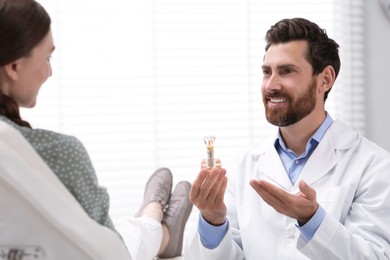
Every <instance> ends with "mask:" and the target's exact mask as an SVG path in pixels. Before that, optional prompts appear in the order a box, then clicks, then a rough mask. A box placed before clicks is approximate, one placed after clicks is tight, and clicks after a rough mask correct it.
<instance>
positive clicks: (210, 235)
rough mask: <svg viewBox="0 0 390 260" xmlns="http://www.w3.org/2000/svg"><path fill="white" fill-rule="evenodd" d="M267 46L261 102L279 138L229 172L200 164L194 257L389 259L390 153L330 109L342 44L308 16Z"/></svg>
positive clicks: (277, 30)
mask: <svg viewBox="0 0 390 260" xmlns="http://www.w3.org/2000/svg"><path fill="white" fill-rule="evenodd" d="M266 41H267V45H266V48H265V49H266V53H265V56H264V63H263V66H262V70H263V83H262V96H263V102H264V106H265V112H266V118H267V120H268V121H269V122H270V123H271V124H273V125H276V126H278V132H277V133H276V134H275V135H274V136H272V137H271V138H270V139H267V140H265V141H263V142H262V143H259V144H255V145H254V146H252V147H251V148H250V149H248V151H247V152H245V153H243V154H240V155H239V156H238V157H237V158H236V160H235V161H234V162H232V164H231V165H230V167H227V168H226V169H227V170H225V169H224V168H221V167H214V168H212V169H208V168H206V167H202V169H201V171H200V173H199V175H198V176H197V178H196V179H195V181H194V183H193V187H192V190H191V192H190V200H191V202H192V203H193V204H194V205H195V206H196V207H198V209H199V210H200V213H201V216H200V219H199V225H198V232H196V235H195V236H194V238H193V239H192V240H191V241H190V242H189V247H188V249H187V252H186V256H187V258H188V259H197V260H198V259H223V260H229V259H234V260H236V259H247V260H248V259H249V260H255V259H256V260H258V259H267V260H268V259H272V260H273V259H324V260H325V259H326V260H328V259H343V260H346V259H354V260H355V259H389V258H390V221H389V220H390V155H389V153H387V152H386V151H385V150H383V149H381V148H379V147H378V146H376V145H375V144H374V143H372V142H370V141H368V140H367V139H365V138H364V137H362V136H360V135H359V134H357V133H356V132H355V131H353V130H352V129H351V128H350V127H348V126H347V125H346V124H345V123H343V122H342V121H340V120H335V121H333V119H332V118H331V116H330V115H329V114H328V113H327V112H326V110H325V101H326V99H327V96H328V93H329V91H330V90H331V88H332V86H333V84H334V82H335V80H336V77H337V75H338V72H339V69H340V59H339V55H338V47H339V46H338V44H337V43H336V42H335V41H333V40H332V39H329V38H328V36H327V34H326V32H325V31H324V30H322V29H321V28H319V27H318V26H317V25H316V24H314V23H312V22H310V21H308V20H305V19H301V18H294V19H284V20H281V21H279V22H278V23H276V24H275V25H274V26H272V27H271V28H270V30H268V32H267V34H266ZM225 174H227V175H226V176H225ZM225 191H226V192H225ZM187 258H186V259H187Z"/></svg>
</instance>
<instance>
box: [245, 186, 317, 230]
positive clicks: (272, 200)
mask: <svg viewBox="0 0 390 260" xmlns="http://www.w3.org/2000/svg"><path fill="white" fill-rule="evenodd" d="M250 185H251V186H252V187H253V189H255V191H256V192H257V193H258V194H259V195H260V196H261V198H262V199H263V200H264V201H265V202H267V203H268V204H269V205H270V206H271V207H273V208H274V209H275V210H276V211H277V212H279V213H281V214H283V215H286V216H289V217H291V218H295V219H296V220H298V223H299V224H300V225H304V224H306V223H307V222H308V221H309V220H310V219H311V218H312V217H313V215H314V213H316V211H317V209H318V203H317V201H316V191H315V190H314V189H312V188H311V187H310V186H309V185H307V184H306V183H305V182H304V181H300V182H299V189H300V192H299V193H298V194H290V193H288V192H286V191H284V190H283V189H280V188H278V187H276V186H274V185H272V184H270V183H269V182H266V181H264V180H251V181H250Z"/></svg>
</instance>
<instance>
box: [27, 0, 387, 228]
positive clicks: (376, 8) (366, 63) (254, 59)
mask: <svg viewBox="0 0 390 260" xmlns="http://www.w3.org/2000/svg"><path fill="white" fill-rule="evenodd" d="M38 2H40V3H41V4H42V5H43V6H44V7H45V8H46V9H47V11H48V12H49V14H50V15H51V17H52V21H53V24H52V30H53V35H54V42H55V45H56V50H55V53H54V54H53V59H52V66H53V76H52V77H51V78H50V79H49V80H48V81H47V82H46V83H45V85H44V86H43V88H42V89H41V92H40V94H39V98H38V103H37V106H36V107H35V108H34V109H32V110H22V115H23V116H24V118H25V119H26V120H28V121H29V122H30V123H31V124H32V126H33V127H34V128H46V129H51V130H54V131H58V132H62V133H65V134H69V135H75V136H77V137H78V138H79V139H80V140H81V141H82V142H83V143H84V145H85V146H86V148H87V150H88V151H89V154H90V157H91V159H92V161H93V163H94V166H95V170H96V172H97V175H98V178H99V181H100V184H101V185H102V186H105V187H106V188H107V189H108V192H109V194H110V197H111V212H110V213H111V216H112V217H113V218H115V217H118V216H121V215H134V214H135V212H136V211H137V209H138V206H139V205H140V204H141V201H142V196H143V189H144V185H145V183H146V181H147V179H148V177H149V176H150V175H151V174H152V173H153V172H154V170H155V169H157V168H158V167H169V168H170V169H171V170H172V172H173V175H174V181H175V183H177V182H178V181H180V180H183V179H185V180H188V181H190V182H192V181H193V180H194V178H195V176H196V175H197V173H198V171H199V165H200V161H201V160H202V158H204V157H205V156H206V149H205V146H204V143H203V137H204V136H206V135H215V136H216V142H215V156H216V157H218V158H220V159H221V160H222V164H223V162H224V161H227V160H229V157H230V156H232V155H234V154H235V153H237V152H239V151H240V150H241V149H244V148H246V147H248V146H249V145H250V144H252V143H254V142H257V141H258V140H261V139H262V138H263V137H265V136H267V135H269V134H270V133H271V132H272V131H273V130H274V128H273V127H271V126H270V125H269V124H268V123H267V121H266V120H265V117H264V109H263V104H262V100H261V91H260V88H261V79H262V72H261V64H262V57H263V55H264V47H265V42H264V35H265V33H266V31H267V30H268V29H269V27H270V26H271V25H273V24H275V23H276V22H277V21H278V20H280V19H283V18H293V17H304V18H308V19H310V20H312V21H314V22H316V23H317V24H318V25H319V26H320V27H322V28H324V29H326V31H327V33H328V35H329V36H330V37H331V38H333V39H335V40H336V41H337V42H338V43H339V44H340V55H341V61H342V66H341V72H340V75H339V78H338V79H337V81H336V84H335V86H334V87H333V89H332V91H331V93H330V95H329V99H328V101H327V104H326V107H327V110H328V112H329V113H330V114H331V115H332V117H333V118H334V119H342V120H344V121H346V122H347V123H349V124H350V125H351V126H352V127H353V128H354V129H356V130H357V131H358V132H359V133H361V134H362V135H365V136H367V137H368V138H369V139H371V140H373V141H375V142H377V143H378V144H379V145H381V146H383V147H384V148H386V149H388V150H390V138H388V133H390V123H388V121H387V120H388V119H387V118H386V112H387V111H389V106H390V102H389V101H388V100H387V96H389V94H390V93H389V92H390V88H389V87H390V83H389V80H388V76H389V72H390V71H389V65H388V64H387V62H389V61H390V51H389V46H390V18H389V17H388V16H387V15H386V13H385V11H384V10H383V9H382V6H381V3H380V0H318V1H310V0H296V1H286V0H245V1H244V0H111V1H103V0H38ZM197 214H198V213H197V211H196V209H194V211H193V214H192V215H191V217H190V222H189V225H188V229H191V228H194V227H196V219H197ZM186 232H187V231H186Z"/></svg>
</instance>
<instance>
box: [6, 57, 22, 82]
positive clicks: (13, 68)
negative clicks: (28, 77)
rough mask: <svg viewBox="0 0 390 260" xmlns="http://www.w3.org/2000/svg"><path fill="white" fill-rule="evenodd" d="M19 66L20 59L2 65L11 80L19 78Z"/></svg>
mask: <svg viewBox="0 0 390 260" xmlns="http://www.w3.org/2000/svg"><path fill="white" fill-rule="evenodd" d="M20 68H21V64H20V60H16V61H13V62H11V63H8V64H6V65H4V72H5V75H6V76H8V78H10V79H11V80H17V79H18V78H19V71H20Z"/></svg>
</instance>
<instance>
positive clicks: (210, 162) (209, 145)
mask: <svg viewBox="0 0 390 260" xmlns="http://www.w3.org/2000/svg"><path fill="white" fill-rule="evenodd" d="M203 141H204V144H205V145H206V149H207V157H206V166H207V168H213V167H214V164H215V159H214V142H215V136H211V135H210V136H205V137H204V138H203Z"/></svg>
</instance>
